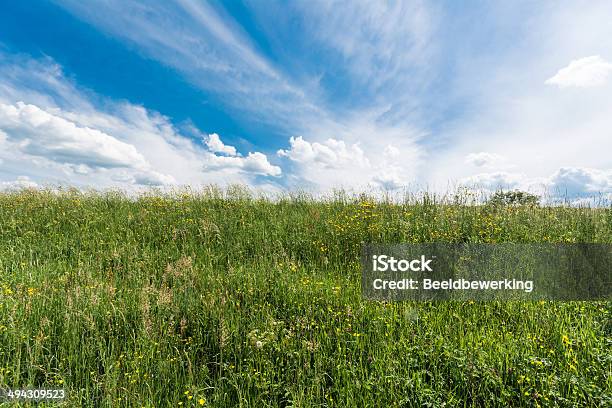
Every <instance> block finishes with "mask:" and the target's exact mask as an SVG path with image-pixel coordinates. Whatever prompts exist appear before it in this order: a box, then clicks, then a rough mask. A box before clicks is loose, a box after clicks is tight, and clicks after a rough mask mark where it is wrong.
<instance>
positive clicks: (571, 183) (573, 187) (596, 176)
mask: <svg viewBox="0 0 612 408" xmlns="http://www.w3.org/2000/svg"><path fill="white" fill-rule="evenodd" d="M548 187H549V188H550V189H551V190H552V192H553V193H556V194H557V195H561V196H565V195H567V196H569V197H580V196H586V195H594V194H600V193H601V194H606V193H612V170H600V169H591V168H576V167H562V168H560V169H559V170H558V171H557V172H555V174H553V175H552V176H551V177H550V179H549V180H548Z"/></svg>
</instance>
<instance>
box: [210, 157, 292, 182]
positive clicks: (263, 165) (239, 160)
mask: <svg viewBox="0 0 612 408" xmlns="http://www.w3.org/2000/svg"><path fill="white" fill-rule="evenodd" d="M205 168H207V169H213V170H214V169H235V170H238V171H242V172H247V173H252V174H256V175H261V176H280V175H281V168H280V167H278V166H273V165H272V164H270V162H269V161H268V157H267V156H266V155H265V154H263V153H260V152H254V153H253V152H250V153H249V154H248V155H247V156H246V157H227V156H216V155H211V156H210V157H209V160H208V162H207V164H206V165H205Z"/></svg>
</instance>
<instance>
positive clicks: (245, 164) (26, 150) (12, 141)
mask: <svg viewBox="0 0 612 408" xmlns="http://www.w3.org/2000/svg"><path fill="white" fill-rule="evenodd" d="M98 98H99V97H98V96H96V95H95V94H92V93H91V92H84V91H82V90H80V89H78V88H77V87H76V86H75V85H74V84H73V83H72V82H71V81H69V80H67V79H66V78H65V77H64V75H63V73H62V71H61V69H59V68H58V67H57V65H55V64H54V63H53V62H51V61H50V60H48V59H45V60H43V61H36V60H32V59H27V58H25V57H19V58H17V59H13V60H11V59H10V58H5V56H4V55H2V54H1V53H0V171H1V172H4V173H6V174H24V175H25V176H27V177H29V178H30V180H32V182H40V181H44V182H45V183H51V184H53V185H57V184H70V185H76V186H94V187H96V188H105V187H122V188H128V189H129V188H133V187H138V186H151V185H155V186H169V185H176V184H179V185H180V184H190V185H194V186H197V185H202V184H210V183H218V184H229V183H232V184H235V183H241V184H249V185H251V186H254V187H257V185H258V184H260V183H263V182H264V181H263V180H260V177H261V176H278V175H280V174H281V169H280V168H279V167H278V166H274V165H272V164H271V163H270V162H269V161H268V159H267V156H266V155H265V154H263V153H261V152H252V153H250V154H249V155H248V156H247V157H238V153H237V152H236V151H235V148H233V147H232V146H226V145H225V144H223V142H222V141H221V138H220V137H219V136H218V135H216V134H215V136H213V137H212V138H210V139H208V141H209V142H210V143H209V144H206V143H205V141H204V140H202V139H201V138H197V137H194V138H193V139H191V138H189V137H186V136H184V135H183V134H181V133H180V132H179V131H178V130H177V129H176V128H175V127H174V126H173V125H172V123H171V122H170V121H169V119H168V118H166V117H165V116H163V115H161V114H159V113H156V112H154V111H149V110H147V109H145V108H143V107H141V106H137V105H133V104H130V103H127V102H115V101H112V100H107V99H105V100H103V101H102V102H103V103H99V105H100V106H103V107H104V109H101V108H99V107H98V106H96V105H95V104H94V102H100V100H99V99H98ZM196 134H197V135H200V134H201V133H200V132H199V131H197V132H196ZM200 141H201V143H200ZM213 150H217V151H221V152H222V155H218V154H216V153H215V152H214V151H213ZM228 154H235V155H236V156H227V155H228ZM224 159H230V160H229V161H224ZM266 184H267V185H269V184H271V183H269V182H266ZM272 184H274V183H272ZM266 188H268V189H270V187H269V186H268V187H266Z"/></svg>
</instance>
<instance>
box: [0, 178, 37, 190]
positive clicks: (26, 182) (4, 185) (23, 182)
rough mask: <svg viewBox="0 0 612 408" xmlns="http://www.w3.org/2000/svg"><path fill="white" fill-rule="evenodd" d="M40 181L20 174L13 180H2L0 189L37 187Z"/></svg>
mask: <svg viewBox="0 0 612 408" xmlns="http://www.w3.org/2000/svg"><path fill="white" fill-rule="evenodd" d="M36 187H38V183H36V182H34V181H32V180H30V178H29V177H28V176H19V177H17V178H16V179H15V180H12V181H1V182H0V190H20V189H22V188H36Z"/></svg>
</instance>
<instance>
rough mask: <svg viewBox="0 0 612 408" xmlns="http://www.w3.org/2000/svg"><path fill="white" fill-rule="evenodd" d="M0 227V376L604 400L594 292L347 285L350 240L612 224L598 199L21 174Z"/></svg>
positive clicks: (576, 237) (456, 399)
mask: <svg viewBox="0 0 612 408" xmlns="http://www.w3.org/2000/svg"><path fill="white" fill-rule="evenodd" d="M0 237H1V240H0V271H1V272H0V273H1V275H0V386H1V387H5V388H6V387H10V388H13V389H14V388H26V387H37V388H64V389H65V390H66V394H67V398H66V400H65V401H64V402H63V403H62V404H63V406H70V407H124V406H125V407H167V406H172V407H179V406H180V407H199V406H209V407H412V406H415V407H442V406H446V407H468V406H478V407H508V406H511V407H538V406H542V407H556V406H559V407H604V406H611V405H612V379H611V370H612V368H611V367H612V321H611V318H610V312H611V302H610V301H604V302H543V301H542V302H499V301H496V302H483V303H480V302H471V301H468V302H457V301H452V302H429V303H426V302H421V303H418V302H396V303H384V302H373V301H367V300H364V299H363V298H362V295H361V288H360V284H361V281H360V279H361V271H360V251H361V248H362V245H363V243H367V242H378V243H403V242H406V243H410V242H485V243H494V242H594V243H612V208H571V207H568V206H556V207H539V206H535V205H524V206H509V205H497V206H492V205H474V204H473V203H470V199H469V197H466V196H462V195H461V196H456V197H448V198H446V199H443V200H442V199H437V198H436V197H434V196H430V195H426V194H424V195H421V196H419V197H407V198H406V199H405V200H403V201H393V202H392V201H388V200H384V199H380V198H379V199H373V198H369V197H367V196H365V195H362V196H350V195H348V194H343V193H336V194H333V195H330V196H329V197H327V198H312V197H310V196H308V195H304V194H294V195H286V196H279V197H275V198H273V199H270V198H265V197H263V196H258V195H255V194H252V193H249V192H248V191H247V190H245V189H242V188H237V187H235V188H229V189H227V190H220V189H216V188H207V189H204V190H202V191H198V192H180V193H173V194H162V193H149V194H143V195H140V196H138V197H130V196H126V195H124V194H122V193H118V192H115V193H113V192H108V193H94V192H91V193H80V192H77V191H65V192H59V193H58V192H50V191H34V190H24V191H19V192H5V193H1V194H0ZM2 405H3V404H2V403H1V402H0V406H2ZM5 405H6V406H14V403H6V404H5ZM47 405H50V404H47ZM41 406H42V405H41Z"/></svg>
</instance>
